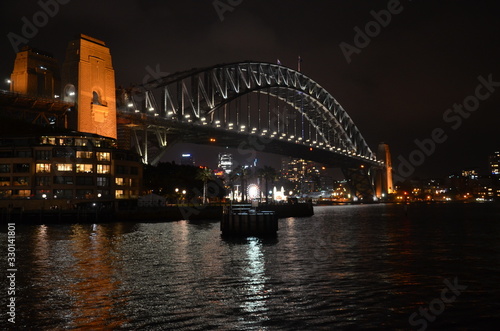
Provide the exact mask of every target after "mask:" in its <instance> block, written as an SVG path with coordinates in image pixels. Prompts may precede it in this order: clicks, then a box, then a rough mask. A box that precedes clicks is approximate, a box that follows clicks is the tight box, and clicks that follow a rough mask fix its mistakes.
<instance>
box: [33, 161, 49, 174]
mask: <svg viewBox="0 0 500 331" xmlns="http://www.w3.org/2000/svg"><path fill="white" fill-rule="evenodd" d="M36 172H37V173H42V172H50V163H37V164H36Z"/></svg>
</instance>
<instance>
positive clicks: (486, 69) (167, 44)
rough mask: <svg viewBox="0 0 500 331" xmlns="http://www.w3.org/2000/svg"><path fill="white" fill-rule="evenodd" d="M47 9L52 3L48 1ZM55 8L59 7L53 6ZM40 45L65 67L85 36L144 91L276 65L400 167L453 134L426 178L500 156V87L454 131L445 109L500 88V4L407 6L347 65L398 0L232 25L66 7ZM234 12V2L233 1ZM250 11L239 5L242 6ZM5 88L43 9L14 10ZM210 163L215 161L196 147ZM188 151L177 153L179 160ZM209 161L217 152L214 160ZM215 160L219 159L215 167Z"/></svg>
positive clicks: (251, 15)
mask: <svg viewBox="0 0 500 331" xmlns="http://www.w3.org/2000/svg"><path fill="white" fill-rule="evenodd" d="M41 1H42V2H47V1H45V0H41ZM49 2H50V1H49ZM62 2H67V4H64V5H60V6H59V12H58V13H57V14H56V15H54V17H51V18H50V19H49V21H48V24H47V25H45V26H43V27H40V28H39V31H38V33H37V34H36V35H35V36H34V37H32V38H29V45H30V46H32V47H36V48H40V49H42V50H46V51H48V52H51V53H53V54H54V55H55V56H56V58H57V59H58V60H59V61H60V62H61V63H62V62H63V61H64V52H65V49H66V46H67V43H68V42H69V41H70V40H72V39H74V37H75V36H76V35H78V34H79V33H84V34H88V35H90V36H93V37H96V38H99V39H101V40H104V41H105V42H106V44H107V45H108V46H109V47H110V49H111V53H112V56H113V61H114V63H113V65H114V69H115V72H116V81H117V85H122V86H128V85H129V84H131V83H135V84H137V83H141V82H142V81H143V79H144V77H145V75H147V73H148V71H147V69H146V68H147V67H150V68H156V67H157V66H159V68H160V69H161V71H162V72H170V73H173V72H177V71H183V70H187V69H190V68H193V67H203V66H210V65H214V64H217V63H225V62H226V63H227V62H235V61H239V60H256V61H266V62H276V60H277V59H279V60H280V61H281V63H282V64H283V65H286V66H289V67H292V68H296V67H297V57H298V55H300V56H301V57H302V59H303V62H302V72H303V73H304V74H306V75H308V76H309V77H311V78H312V79H313V80H315V81H317V82H318V83H319V84H321V85H322V86H323V87H325V88H326V89H327V90H328V91H329V92H330V93H331V94H332V95H333V96H334V97H335V98H336V99H337V100H338V101H339V102H340V104H341V105H342V106H343V107H344V108H345V109H346V110H347V112H348V113H349V115H350V116H351V117H352V119H353V120H354V122H355V123H356V125H357V126H358V128H359V129H360V131H361V133H362V134H363V136H364V137H365V139H366V141H367V142H368V144H369V145H370V146H371V147H372V149H373V150H375V149H376V146H377V144H378V143H379V142H381V141H384V142H386V143H388V144H389V145H390V147H391V150H392V153H393V162H394V164H395V165H396V166H397V164H398V161H397V158H398V156H399V155H401V156H403V157H405V158H408V156H409V154H410V153H411V152H412V151H413V150H414V149H415V148H416V146H415V144H414V140H415V139H420V140H422V139H425V138H429V137H430V136H431V132H432V130H433V129H435V128H443V129H444V130H445V132H446V134H447V136H448V139H447V140H446V142H444V143H442V144H439V145H438V146H437V148H436V151H435V153H433V154H432V155H431V156H429V157H426V159H425V162H424V163H423V164H422V165H421V166H419V167H417V168H416V172H415V174H416V175H419V176H422V177H427V176H443V175H446V174H448V173H450V172H456V171H460V170H461V169H462V168H468V167H480V169H481V170H482V171H486V165H487V157H488V155H489V154H490V153H492V152H494V151H495V150H498V149H500V139H499V133H498V132H499V120H500V115H499V112H498V105H499V102H500V87H499V88H498V91H495V92H494V93H492V95H491V97H489V98H488V99H486V100H485V101H482V102H481V103H480V106H479V108H478V109H477V110H476V111H475V112H474V113H472V114H471V116H470V117H469V118H467V119H465V120H464V121H463V123H462V125H461V126H460V128H458V129H456V130H453V129H451V125H450V123H446V122H444V120H443V114H444V113H445V111H446V110H447V109H448V108H450V107H452V106H453V104H455V103H462V102H463V100H464V98H466V97H467V96H469V95H473V94H474V92H475V88H476V86H477V85H478V84H479V81H478V79H477V78H478V76H480V75H482V76H483V77H488V76H489V75H492V77H493V80H494V81H499V82H500V70H499V69H500V65H499V59H500V46H499V45H500V43H499V41H500V40H499V39H500V38H499V34H498V30H499V28H500V24H499V23H498V22H499V20H498V17H499V9H498V8H499V6H498V5H496V3H497V2H496V1H459V0H454V1H430V0H429V1H418V0H413V1H409V0H401V2H400V5H401V6H402V8H403V9H402V11H401V12H400V13H399V14H395V15H392V18H391V22H390V23H389V24H388V26H387V27H384V28H381V31H380V33H379V34H378V35H376V36H374V37H373V38H371V41H370V43H369V44H368V45H367V46H366V47H365V48H363V49H361V52H360V53H359V54H354V55H353V56H352V61H351V63H347V61H346V59H345V57H344V55H343V54H342V51H341V49H340V47H339V44H340V43H341V42H346V43H349V44H351V45H353V44H354V36H355V31H354V28H355V27H356V26H357V27H359V28H360V29H362V30H364V28H365V25H366V24H367V23H368V22H370V21H373V20H374V18H373V16H372V14H371V11H376V12H378V11H380V10H382V9H386V8H387V6H388V3H390V2H391V1H352V0H351V1H347V0H346V1H332V0H330V1H326V0H324V1H298V0H292V1H263V0H254V1H250V0H243V1H241V4H239V5H237V6H236V7H235V8H234V9H233V11H227V12H225V13H224V20H223V21H221V20H220V19H219V16H218V14H217V12H216V10H215V8H214V5H213V2H212V1H192V0H188V1H165V0H163V1H160V0H156V1H155V0H145V1H144V0H141V1H139V0H122V1H97V0H70V1H68V0H65V1H62ZM221 2H224V3H227V0H221ZM237 2H238V1H233V3H237ZM0 6H1V7H0V8H1V13H0V21H1V35H2V38H1V39H0V51H1V52H0V54H1V58H0V77H2V79H1V81H0V84H2V85H1V88H7V86H6V84H5V83H4V80H5V78H7V77H8V76H9V75H10V72H11V70H12V66H13V61H14V58H15V53H14V50H13V47H12V45H11V43H10V41H9V39H8V34H9V32H13V33H16V34H19V35H21V34H22V33H21V31H22V26H23V23H22V18H23V17H26V18H27V19H28V20H29V21H32V20H33V15H35V14H36V13H37V12H38V11H40V10H41V7H40V4H39V3H38V2H37V1H2V3H1V5H0ZM186 148H187V149H190V151H191V152H193V153H195V154H197V157H196V159H197V160H199V161H203V160H208V158H209V157H210V158H213V157H214V156H213V155H214V154H213V153H214V151H211V150H208V149H206V148H203V149H199V150H198V149H196V148H195V147H192V146H187V147H186ZM180 150H183V148H182V147H180V148H177V149H175V148H174V150H173V153H174V154H175V155H172V157H171V158H172V159H178V152H179V151H180ZM207 151H208V152H207ZM210 162H213V160H210Z"/></svg>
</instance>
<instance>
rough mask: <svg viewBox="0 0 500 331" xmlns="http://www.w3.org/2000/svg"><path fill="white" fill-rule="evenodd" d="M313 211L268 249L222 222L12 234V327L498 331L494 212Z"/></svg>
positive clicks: (499, 260)
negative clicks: (230, 236)
mask: <svg viewBox="0 0 500 331" xmlns="http://www.w3.org/2000/svg"><path fill="white" fill-rule="evenodd" d="M315 213H316V215H315V216H314V217H310V218H288V219H283V220H280V224H279V226H280V231H279V233H278V237H277V238H276V239H274V240H267V239H266V240H261V239H257V238H247V239H243V240H226V239H222V238H221V236H220V231H219V222H199V221H198V222H189V221H180V222H172V223H111V224H95V225H89V224H85V225H79V224H74V225H46V226H45V225H31V226H21V225H20V224H17V225H16V232H17V242H16V246H17V268H18V272H17V275H16V287H17V288H16V299H17V300H16V324H15V328H19V329H33V330H60V329H86V330H100V329H132V330H211V329H212V330H334V329H340V330H342V329H358V328H359V329H410V330H411V329H413V330H417V329H422V330H423V329H424V328H425V327H426V328H427V329H450V330H451V329H462V330H467V329H471V330H481V329H484V330H488V329H491V330H495V329H498V326H499V322H500V284H499V281H500V206H499V205H495V204H430V205H425V204H424V205H410V206H409V208H408V210H407V213H406V212H405V209H404V206H402V205H384V204H379V205H356V206H331V207H316V208H315ZM2 227H3V228H2V230H1V231H2V236H1V242H0V243H1V247H2V250H3V251H4V254H5V256H6V254H7V252H6V245H7V243H6V241H7V237H6V231H7V226H6V225H2ZM3 265H4V267H2V268H3V270H4V271H5V270H6V269H7V267H6V263H3ZM1 285H2V291H1V294H0V298H1V299H2V307H6V303H7V288H8V285H7V282H6V277H2V281H1ZM424 307H425V309H426V310H424ZM5 312H6V309H5V308H2V321H1V324H0V325H1V326H7V327H12V324H10V323H7V316H6V315H5Z"/></svg>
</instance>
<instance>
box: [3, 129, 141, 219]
mask: <svg viewBox="0 0 500 331" xmlns="http://www.w3.org/2000/svg"><path fill="white" fill-rule="evenodd" d="M33 130H38V131H39V132H36V133H24V134H9V135H6V134H5V131H4V130H3V131H4V132H2V135H1V136H0V208H2V209H3V208H22V209H24V210H33V209H44V208H45V209H48V208H58V209H72V208H74V207H75V205H76V204H78V203H81V202H92V201H93V202H96V201H103V202H104V201H108V202H110V201H111V202H113V201H116V200H122V199H137V197H138V196H139V193H140V189H141V184H142V183H141V181H142V163H141V162H140V159H139V156H138V155H137V154H135V153H133V152H130V151H127V150H119V149H117V148H116V146H115V140H114V139H110V138H108V137H103V136H99V135H94V134H86V133H81V132H76V131H69V130H59V129H54V128H53V129H43V128H40V129H33ZM56 130H57V131H56Z"/></svg>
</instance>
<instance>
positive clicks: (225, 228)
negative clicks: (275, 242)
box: [220, 204, 278, 237]
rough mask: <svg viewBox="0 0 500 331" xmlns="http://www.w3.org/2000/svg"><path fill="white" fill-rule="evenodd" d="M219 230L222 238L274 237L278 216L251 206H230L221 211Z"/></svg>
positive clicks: (272, 212)
mask: <svg viewBox="0 0 500 331" xmlns="http://www.w3.org/2000/svg"><path fill="white" fill-rule="evenodd" d="M220 230H221V232H222V235H223V236H265V237H267V236H276V234H277V231H278V215H277V214H276V212H275V211H272V210H257V209H256V208H255V207H252V205H251V204H237V205H230V206H227V207H225V208H224V210H223V213H222V220H221V222H220Z"/></svg>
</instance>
